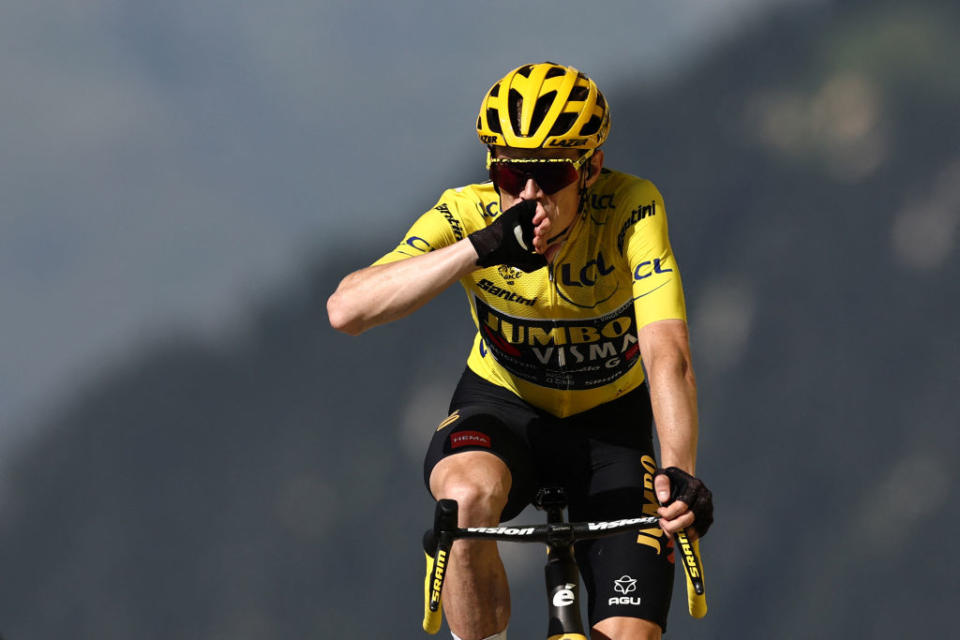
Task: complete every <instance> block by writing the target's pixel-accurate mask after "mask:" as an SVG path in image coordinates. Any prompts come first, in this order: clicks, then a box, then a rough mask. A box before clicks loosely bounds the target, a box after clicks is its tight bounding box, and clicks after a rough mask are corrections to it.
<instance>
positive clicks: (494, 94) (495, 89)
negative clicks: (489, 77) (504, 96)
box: [490, 82, 500, 98]
mask: <svg viewBox="0 0 960 640" xmlns="http://www.w3.org/2000/svg"><path fill="white" fill-rule="evenodd" d="M498 95H500V83H499V82H498V83H497V84H495V85H493V88H492V89H490V97H491V98H496V97H497V96H498Z"/></svg>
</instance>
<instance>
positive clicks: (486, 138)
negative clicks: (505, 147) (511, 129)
mask: <svg viewBox="0 0 960 640" xmlns="http://www.w3.org/2000/svg"><path fill="white" fill-rule="evenodd" d="M499 141H500V136H490V135H486V134H480V142H482V143H483V144H496V143H497V142H499Z"/></svg>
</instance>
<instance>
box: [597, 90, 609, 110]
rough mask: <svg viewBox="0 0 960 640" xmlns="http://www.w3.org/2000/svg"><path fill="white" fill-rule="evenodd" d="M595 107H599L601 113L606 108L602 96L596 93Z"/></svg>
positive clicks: (605, 102)
mask: <svg viewBox="0 0 960 640" xmlns="http://www.w3.org/2000/svg"><path fill="white" fill-rule="evenodd" d="M597 106H598V107H600V110H601V111H605V110H606V108H607V101H606V100H604V99H603V94H602V93H600V92H599V91H597Z"/></svg>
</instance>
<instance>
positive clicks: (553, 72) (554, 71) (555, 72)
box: [544, 67, 567, 80]
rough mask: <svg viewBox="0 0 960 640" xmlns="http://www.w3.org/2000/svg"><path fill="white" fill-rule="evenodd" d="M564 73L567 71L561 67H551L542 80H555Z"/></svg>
mask: <svg viewBox="0 0 960 640" xmlns="http://www.w3.org/2000/svg"><path fill="white" fill-rule="evenodd" d="M566 73H567V71H566V69H564V68H563V67H551V68H550V70H549V71H547V75H545V76H544V80H546V79H547V78H556V77H557V76H562V75H565V74H566Z"/></svg>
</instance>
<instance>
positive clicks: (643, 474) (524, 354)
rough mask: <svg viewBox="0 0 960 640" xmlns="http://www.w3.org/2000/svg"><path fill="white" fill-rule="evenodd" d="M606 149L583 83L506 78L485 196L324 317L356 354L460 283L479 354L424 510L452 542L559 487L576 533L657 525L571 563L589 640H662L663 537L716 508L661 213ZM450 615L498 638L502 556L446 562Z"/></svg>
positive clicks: (441, 205)
mask: <svg viewBox="0 0 960 640" xmlns="http://www.w3.org/2000/svg"><path fill="white" fill-rule="evenodd" d="M609 129H610V110H609V106H608V105H607V102H606V100H605V99H604V97H603V94H602V93H600V91H599V89H598V88H597V86H596V84H595V83H594V82H593V81H592V80H590V79H589V78H588V77H587V76H585V75H584V74H582V73H580V72H579V71H577V70H576V69H574V68H572V67H565V66H561V65H557V64H554V63H549V62H548V63H541V64H532V65H525V66H522V67H520V68H518V69H515V70H513V71H511V72H510V73H508V74H507V75H506V76H504V77H503V78H502V79H501V80H500V81H498V82H497V83H496V84H494V85H493V87H491V88H490V90H489V91H488V92H487V94H486V96H485V97H484V99H483V103H482V105H481V108H480V114H479V117H478V119H477V133H478V135H479V137H480V141H481V142H482V143H484V144H485V145H486V146H487V148H488V155H487V166H488V170H489V175H490V181H489V182H484V183H481V184H471V185H466V186H463V187H458V188H455V189H449V190H447V191H445V192H444V193H443V194H442V195H441V197H440V200H439V202H438V203H437V205H436V206H435V207H434V208H433V209H431V210H430V211H428V212H427V213H425V214H424V215H423V216H421V217H420V218H419V219H418V220H417V221H416V222H415V223H414V225H413V226H412V227H411V229H410V231H409V232H408V233H407V235H406V236H405V238H404V240H403V241H402V242H401V243H400V245H399V246H398V247H397V248H396V249H394V250H393V251H391V252H390V253H388V254H387V255H385V256H384V257H383V258H381V259H380V260H378V261H377V262H375V263H374V264H373V265H371V266H370V267H367V268H365V269H361V270H359V271H356V272H354V273H351V274H350V275H348V276H347V277H346V278H344V279H343V281H342V282H341V283H340V286H339V287H338V288H337V290H336V292H335V293H334V294H333V295H332V296H331V297H330V299H329V301H328V302H327V311H328V314H329V318H330V322H331V324H332V325H333V326H334V327H335V328H336V329H339V330H341V331H344V332H346V333H349V334H351V335H357V334H359V333H361V332H363V331H365V330H367V329H369V328H371V327H374V326H377V325H380V324H383V323H386V322H389V321H392V320H396V319H398V318H401V317H404V316H406V315H408V314H410V313H412V312H413V311H415V310H416V309H418V308H419V307H421V306H422V305H424V304H425V303H426V302H428V301H429V300H430V299H432V298H433V297H435V296H436V295H437V294H438V293H440V292H441V291H443V290H444V289H446V288H447V287H448V286H450V285H451V284H453V283H454V282H456V281H460V283H461V284H462V285H463V287H464V289H465V290H466V292H467V297H468V299H469V302H470V311H471V315H472V316H473V320H474V323H475V324H476V326H477V335H476V337H475V339H474V342H473V347H472V349H471V351H470V355H469V357H468V359H467V367H466V370H465V371H464V373H463V375H462V377H461V379H460V382H459V384H458V386H457V388H456V390H455V391H454V394H453V398H452V400H451V403H450V414H449V416H448V417H447V418H446V419H445V420H443V421H442V422H441V423H440V424H439V427H438V428H437V430H436V432H435V433H434V435H433V438H432V440H431V443H430V445H429V448H428V451H427V455H426V460H425V464H424V477H425V481H426V483H427V486H428V487H429V489H430V492H431V493H432V494H433V496H434V498H436V499H438V500H439V499H443V498H448V499H454V500H456V501H457V502H458V504H459V525H460V526H461V527H490V526H496V525H497V524H498V523H500V522H502V521H505V520H509V519H511V518H513V517H515V516H516V515H517V514H519V513H520V511H521V510H522V509H523V508H524V507H525V506H526V505H527V504H529V503H530V501H531V500H532V499H533V497H534V495H535V493H536V491H537V489H538V488H540V487H541V486H545V485H557V486H561V487H563V489H564V491H565V493H566V496H567V499H568V503H569V511H570V518H571V519H572V520H612V519H616V518H623V517H631V516H635V515H636V514H637V513H640V512H643V513H647V514H655V515H659V516H660V527H659V528H655V529H647V530H643V531H640V532H639V533H638V534H631V533H626V534H621V535H617V536H612V537H609V538H602V539H598V540H591V541H585V542H580V543H577V545H576V548H575V550H576V557H577V562H578V564H579V566H580V569H581V572H582V574H583V577H584V583H585V585H586V588H587V601H588V612H589V617H590V623H591V625H592V628H593V633H592V637H593V638H617V639H620V638H631V639H632V638H659V637H660V636H661V634H662V631H663V629H665V627H666V619H667V612H668V609H669V605H670V596H671V592H672V586H673V575H674V567H673V562H674V560H673V543H672V539H673V534H674V533H676V532H677V531H682V530H685V531H686V532H687V534H688V535H689V536H690V537H691V538H693V539H696V538H697V537H699V536H702V535H703V534H705V533H706V531H707V528H708V527H709V526H710V524H711V522H712V520H713V515H712V513H713V504H712V497H711V495H710V492H709V491H708V490H707V489H706V487H705V486H704V485H703V483H702V482H701V481H700V480H698V479H697V478H696V477H695V468H696V451H697V405H696V385H695V380H694V375H693V367H692V363H691V356H690V348H689V338H688V332H687V324H686V308H685V303H684V296H683V289H682V285H681V281H680V273H679V269H678V267H677V262H676V260H675V258H674V255H673V250H672V248H671V246H670V241H669V237H668V234H667V221H666V211H665V209H664V205H663V199H662V197H661V195H660V193H659V192H658V191H657V189H656V187H655V186H654V185H653V184H652V183H651V182H650V181H648V180H644V179H642V178H637V177H634V176H631V175H628V174H625V173H621V172H617V171H612V170H609V169H606V168H604V166H603V161H604V152H603V150H602V149H601V148H600V147H601V145H602V144H603V143H604V141H605V140H606V138H607V134H608V132H609ZM641 362H642V364H641ZM644 370H646V371H644ZM652 421H655V422H656V425H657V435H658V439H659V444H660V452H659V453H660V465H661V466H659V467H658V465H657V463H656V461H655V457H654V451H653V443H652V430H651V423H652ZM443 606H444V609H445V612H446V614H447V620H448V623H449V626H450V629H451V632H452V633H453V634H454V637H455V638H461V639H463V640H480V639H483V638H487V639H494V640H504V639H505V638H506V628H507V623H508V620H509V617H510V599H509V591H508V585H507V578H506V573H505V571H504V567H503V564H502V562H501V560H500V558H499V555H498V553H497V547H496V543H495V542H493V541H487V540H458V541H457V542H456V543H455V544H454V545H453V549H452V552H451V557H450V561H449V565H448V568H447V576H446V582H445V584H444V591H443Z"/></svg>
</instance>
